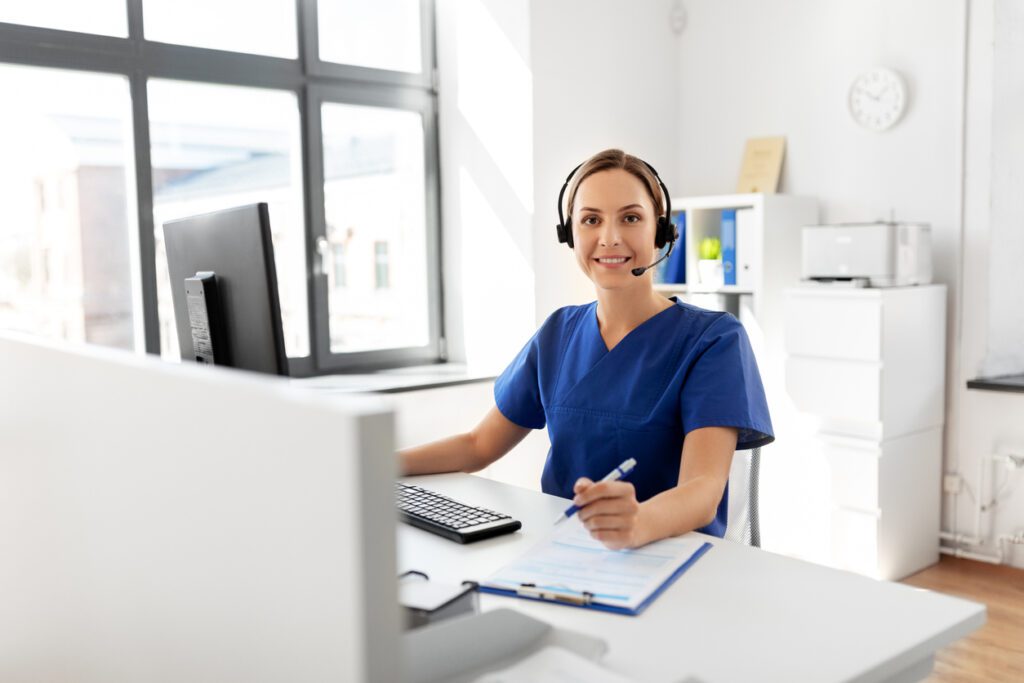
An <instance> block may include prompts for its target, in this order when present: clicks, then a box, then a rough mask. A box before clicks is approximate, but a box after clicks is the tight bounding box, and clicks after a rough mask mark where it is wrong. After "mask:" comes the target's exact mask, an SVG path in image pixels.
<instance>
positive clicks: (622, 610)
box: [478, 541, 712, 617]
mask: <svg viewBox="0 0 1024 683" xmlns="http://www.w3.org/2000/svg"><path fill="white" fill-rule="evenodd" d="M711 548H712V545H711V544H710V543H708V542H707V541H705V542H704V544H703V545H701V547H700V548H698V549H697V550H696V551H695V552H694V553H693V554H692V555H690V557H689V558H688V559H687V560H686V561H685V562H683V563H682V564H681V565H679V567H678V568H677V569H676V570H675V571H674V572H672V574H671V575H670V576H669V577H668V578H667V579H665V581H664V582H663V583H662V584H661V585H660V586H658V587H657V588H656V589H655V590H654V591H653V592H652V593H651V594H650V595H648V596H647V597H646V598H644V600H643V602H641V603H640V604H639V605H637V607H636V609H630V608H627V607H618V606H615V605H604V604H601V603H600V602H594V601H589V602H580V601H574V600H560V599H549V598H544V597H534V596H531V595H523V594H522V593H520V592H517V591H515V590H511V589H507V588H496V587H494V586H485V585H480V587H479V588H478V590H479V591H480V592H481V593H491V594H492V595H504V596H506V597H510V598H519V599H521V600H535V601H537V602H550V603H553V604H556V605H565V606H567V607H579V608H582V609H595V610H600V611H602V612H612V613H613V614H625V615H628V616H632V617H635V616H637V615H639V614H641V613H642V612H643V611H644V610H645V609H647V607H648V605H650V604H651V603H652V602H654V600H655V599H656V598H657V597H658V596H659V595H661V594H662V593H663V592H665V589H666V588H668V587H669V586H671V585H672V584H673V583H675V581H676V579H678V578H679V577H680V576H682V575H683V572H685V571H686V570H687V569H689V568H690V567H692V566H693V564H694V563H695V562H696V561H697V560H699V559H700V558H701V557H703V555H704V553H706V552H707V551H708V550H710V549H711ZM525 585H527V584H524V586H525ZM580 595H583V594H580Z"/></svg>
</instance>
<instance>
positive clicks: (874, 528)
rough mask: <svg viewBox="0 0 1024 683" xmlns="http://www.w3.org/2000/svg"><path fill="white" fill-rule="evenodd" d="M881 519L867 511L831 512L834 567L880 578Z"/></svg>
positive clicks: (839, 510) (837, 510)
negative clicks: (879, 529)
mask: <svg viewBox="0 0 1024 683" xmlns="http://www.w3.org/2000/svg"><path fill="white" fill-rule="evenodd" d="M879 521H880V520H879V518H878V516H877V515H873V514H871V513H868V512H859V511H857V510H845V509H835V510H833V511H832V564H833V566H835V567H837V568H839V569H846V570H847V571H852V572H857V573H858V574H864V575H865V576H871V577H875V578H878V525H879Z"/></svg>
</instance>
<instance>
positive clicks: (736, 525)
mask: <svg viewBox="0 0 1024 683" xmlns="http://www.w3.org/2000/svg"><path fill="white" fill-rule="evenodd" d="M760 475H761V449H760V448H753V449H751V450H749V451H739V452H738V453H737V454H736V456H735V457H734V458H733V466H732V470H731V471H730V474H729V488H730V493H731V494H733V495H730V501H729V527H728V529H727V530H726V532H725V537H726V538H728V539H729V540H732V541H738V542H740V543H743V544H744V545H749V546H753V547H755V548H760V547H761V520H760V515H759V507H758V494H759V484H760ZM741 492H745V493H746V495H745V496H740V495H735V494H738V493H741Z"/></svg>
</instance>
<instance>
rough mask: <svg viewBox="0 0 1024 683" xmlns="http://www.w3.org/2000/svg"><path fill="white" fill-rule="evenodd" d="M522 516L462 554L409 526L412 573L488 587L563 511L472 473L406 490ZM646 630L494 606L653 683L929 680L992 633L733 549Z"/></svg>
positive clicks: (659, 610) (956, 617)
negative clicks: (959, 644) (597, 651)
mask: <svg viewBox="0 0 1024 683" xmlns="http://www.w3.org/2000/svg"><path fill="white" fill-rule="evenodd" d="M404 481H406V482H409V483H416V484H419V485H422V486H426V487H429V488H431V489H433V490H435V491H438V492H440V493H444V494H446V495H449V496H451V497H453V498H456V499H457V500H460V501H462V502H465V503H470V504H474V505H481V506H484V507H488V508H491V509H494V510H499V511H501V512H505V513H508V514H511V515H513V516H515V517H516V518H517V519H519V520H521V521H522V522H523V529H522V530H521V531H519V532H517V533H516V534H512V535H507V536H502V537H498V538H493V539H488V540H486V541H481V542H478V543H474V544H470V545H466V546H462V545H459V544H457V543H452V542H451V541H447V540H445V539H443V538H440V537H438V536H434V535H432V534H429V533H426V532H424V531H421V530H419V529H415V528H413V527H410V526H408V525H405V524H401V525H399V526H400V529H399V551H398V552H399V558H398V561H399V570H400V571H404V570H407V569H419V570H421V571H425V572H427V573H429V574H430V577H431V578H432V579H435V580H444V581H450V582H456V583H457V582H459V581H462V580H467V579H475V580H479V579H482V578H484V577H486V576H487V575H489V574H490V573H492V572H493V571H495V570H496V569H498V568H499V567H501V566H502V565H503V564H505V563H506V562H509V561H510V560H512V559H514V558H515V557H517V556H518V555H520V554H521V553H522V552H523V551H524V550H525V549H526V548H527V547H528V546H529V545H530V544H531V543H532V542H533V541H535V540H537V539H538V538H539V537H541V536H543V535H544V534H545V533H546V532H547V530H548V529H550V526H551V524H552V522H553V521H554V519H555V517H556V515H557V514H558V513H559V512H561V511H562V510H563V509H564V508H565V505H566V501H565V500H564V499H561V498H556V497H554V496H549V495H546V494H543V493H537V492H534V491H529V490H527V489H522V488H518V487H515V486H509V485H506V484H502V483H499V482H495V481H491V480H488V479H484V478H482V477H476V476H473V475H467V474H443V475H433V476H427V477H409V478H406V479H404ZM705 538H707V540H709V541H711V542H712V543H713V544H714V546H715V547H714V548H712V549H711V550H710V551H708V552H707V553H706V554H705V555H704V557H702V558H701V559H700V560H699V561H698V562H697V563H696V564H695V565H694V566H693V567H691V568H690V569H689V570H688V571H687V572H686V573H684V574H683V575H682V576H681V577H680V578H679V579H678V580H677V581H676V583H675V584H673V585H672V587H671V588H669V590H667V591H665V592H664V593H663V594H662V595H661V596H660V597H659V598H658V599H657V600H656V601H655V602H654V603H653V604H652V605H651V606H650V607H648V608H647V610H646V611H645V612H644V613H643V614H642V615H641V616H639V617H628V616H620V615H616V614H608V613H604V612H597V611H594V610H586V609H579V608H576V607H571V606H563V605H554V604H545V603H540V602H535V601H529V600H519V599H515V598H505V597H501V596H496V595H481V596H480V598H481V601H480V604H481V608H482V609H485V610H486V609H494V608H497V607H510V608H513V609H517V610H520V611H522V612H524V613H526V614H529V615H530V616H533V617H535V618H537V619H542V620H544V621H547V622H548V623H551V624H553V625H555V626H561V627H564V628H570V629H574V630H576V631H580V632H583V633H587V634H590V635H594V636H597V637H600V638H603V639H605V640H606V641H607V642H608V645H609V652H608V655H607V657H606V658H605V660H604V663H605V666H607V668H609V669H611V670H613V671H616V672H618V673H621V674H625V675H630V676H632V677H634V678H636V679H637V680H640V681H651V682H654V681H681V680H688V681H702V682H704V683H719V682H728V681H741V682H746V681H786V682H787V683H795V682H800V681H815V682H819V681H820V682H828V681H857V682H858V683H861V682H865V683H866V682H868V681H918V680H921V679H922V678H924V677H925V676H927V675H928V673H929V672H930V671H931V670H932V664H933V661H934V655H935V651H936V650H938V649H939V648H941V647H944V646H946V645H948V644H950V643H952V642H954V641H955V640H957V639H959V638H962V637H963V636H965V635H967V634H969V633H970V632H971V631H973V630H975V629H976V628H978V627H980V626H981V625H982V624H984V623H985V607H984V605H979V604H976V603H973V602H968V601H966V600H960V599H958V598H952V597H948V596H944V595H939V594H937V593H932V592H929V591H924V590H921V589H916V588H911V587H909V586H903V585H900V584H894V583H886V582H880V581H875V580H874V579H869V578H865V577H862V576H859V575H856V574H852V573H848V572H843V571H839V570H835V569H830V568H827V567H822V566H819V565H815V564H810V563H807V562H802V561H800V560H794V559H791V558H787V557H783V556H781V555H775V554H772V553H769V552H766V551H763V550H759V549H757V548H750V547H746V546H742V545H739V544H736V543H732V542H730V541H724V540H722V539H718V538H713V537H705Z"/></svg>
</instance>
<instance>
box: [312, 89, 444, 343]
mask: <svg viewBox="0 0 1024 683" xmlns="http://www.w3.org/2000/svg"><path fill="white" fill-rule="evenodd" d="M322 115H323V130H324V172H325V177H324V180H325V183H324V203H325V206H324V209H325V212H326V216H327V225H328V235H327V239H328V240H329V241H330V242H331V243H332V244H343V245H344V254H345V259H346V261H345V283H344V285H343V286H341V287H339V286H337V280H335V286H334V287H332V288H331V289H330V290H329V291H330V295H329V300H330V302H329V305H330V328H331V329H330V331H331V351H332V352H334V353H344V352H351V351H366V350H371V349H388V348H402V347H412V346H425V345H427V344H428V343H429V338H430V328H429V316H428V311H429V307H428V304H429V299H428V296H427V284H428V283H427V230H426V197H425V190H424V182H425V176H424V158H423V119H422V117H421V116H420V114H418V113H416V112H409V111H398V110H392V109H381V108H377V107H356V106H351V105H343V104H325V105H323V109H322Z"/></svg>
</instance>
